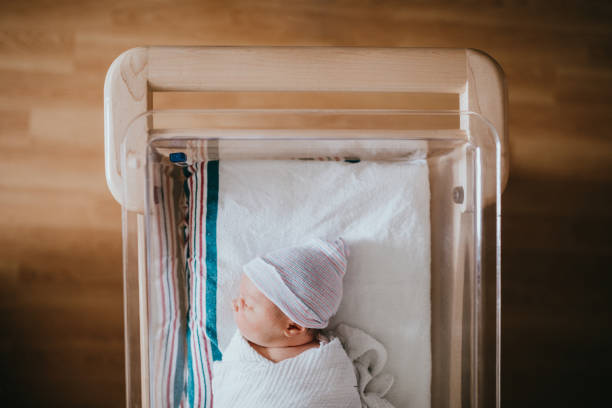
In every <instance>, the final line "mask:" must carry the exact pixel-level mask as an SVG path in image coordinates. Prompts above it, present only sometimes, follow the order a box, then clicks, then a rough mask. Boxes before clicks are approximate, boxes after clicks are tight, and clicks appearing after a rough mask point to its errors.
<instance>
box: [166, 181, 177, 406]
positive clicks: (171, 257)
mask: <svg viewBox="0 0 612 408" xmlns="http://www.w3.org/2000/svg"><path fill="white" fill-rule="evenodd" d="M166 180H167V186H168V189H167V190H166V191H167V193H168V194H166V197H170V196H172V194H170V192H171V184H170V177H167V178H166ZM172 203H173V201H172V200H170V199H168V204H170V205H169V206H168V207H167V209H168V210H169V214H170V215H172V214H174V208H173V206H172ZM169 224H170V227H169V228H170V232H171V235H170V243H171V245H170V249H171V256H170V259H172V262H171V264H170V273H171V274H172V275H171V277H172V282H173V283H174V284H173V287H172V288H169V290H172V299H173V300H174V309H175V313H174V315H175V316H174V323H173V325H172V340H171V342H170V344H171V348H170V360H169V364H168V381H167V384H166V390H167V392H168V405H169V406H171V405H172V404H171V401H170V396H171V395H172V396H174V393H171V392H170V378H171V377H172V365H173V364H172V363H173V361H174V337H175V333H176V321H177V320H178V307H177V303H176V276H175V275H176V274H175V273H174V261H175V259H174V255H175V252H174V251H175V247H174V244H175V242H174V238H175V232H176V231H175V230H174V228H173V226H174V223H172V222H170V223H169Z"/></svg>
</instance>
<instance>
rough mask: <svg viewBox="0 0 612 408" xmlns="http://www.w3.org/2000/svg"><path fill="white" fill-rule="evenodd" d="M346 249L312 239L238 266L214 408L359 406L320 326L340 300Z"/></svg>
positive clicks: (333, 344)
mask: <svg viewBox="0 0 612 408" xmlns="http://www.w3.org/2000/svg"><path fill="white" fill-rule="evenodd" d="M347 256H348V247H347V245H346V243H345V242H344V240H343V239H342V238H338V239H336V240H335V241H333V242H329V241H324V240H321V239H312V240H310V241H308V242H307V243H306V244H305V245H302V246H297V247H291V248H284V249H281V250H277V251H273V252H271V253H269V254H267V255H266V256H263V257H258V258H255V259H253V260H252V261H250V262H249V263H247V264H246V265H244V266H243V272H244V273H243V275H242V279H241V282H240V294H239V296H238V298H236V299H234V300H233V302H232V306H233V309H234V319H235V321H236V324H237V326H238V330H237V331H236V334H234V336H233V338H232V340H231V341H230V344H229V345H228V347H227V349H226V350H225V352H224V354H223V360H222V361H220V362H216V363H215V364H214V366H213V369H214V372H213V379H212V381H213V401H214V403H215V406H218V407H220V408H230V407H240V408H285V407H286V408H300V407H303V408H306V407H326V408H333V407H338V408H353V407H355V408H360V407H361V401H360V398H359V393H358V389H357V379H356V376H355V371H354V368H353V364H352V363H351V361H350V360H349V358H348V356H347V354H346V352H345V351H344V349H343V348H342V344H341V343H340V341H339V340H338V338H328V337H326V336H324V335H323V334H322V333H321V332H320V330H321V329H323V328H325V327H327V324H328V323H329V319H330V318H331V317H332V316H333V315H334V314H335V313H336V311H337V310H338V306H339V305H340V301H341V299H342V278H343V276H344V274H345V272H346V265H347Z"/></svg>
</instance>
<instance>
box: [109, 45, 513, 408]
mask: <svg viewBox="0 0 612 408" xmlns="http://www.w3.org/2000/svg"><path fill="white" fill-rule="evenodd" d="M506 98H507V96H506V90H505V84H504V80H503V74H502V72H501V69H500V68H499V66H498V65H497V64H496V63H495V62H494V61H493V60H492V59H491V58H490V57H488V56H487V55H485V54H483V53H481V52H479V51H475V50H469V49H411V48H346V47H146V48H135V49H131V50H129V51H126V52H125V53H123V54H122V55H121V56H119V57H118V58H117V59H116V60H115V62H114V63H113V64H112V66H111V67H110V69H109V71H108V74H107V78H106V83H105V153H106V176H107V182H108V186H109V189H110V190H111V192H112V194H113V196H114V197H115V199H116V200H117V201H118V202H119V203H120V204H121V205H122V209H123V212H122V214H123V216H122V222H123V253H124V262H123V269H124V271H123V272H124V307H125V345H126V348H125V352H126V386H127V387H126V394H127V405H128V406H132V407H136V406H145V407H146V406H164V405H165V404H164V403H160V402H156V403H154V401H153V400H154V398H152V394H153V392H154V390H153V388H154V387H156V385H154V384H153V383H152V381H153V380H152V379H151V373H153V372H154V371H155V367H152V364H151V355H152V349H153V347H156V346H155V345H153V344H152V340H151V328H150V327H149V322H150V321H152V319H156V318H157V317H158V316H157V315H155V314H156V313H157V312H156V310H158V309H159V307H158V306H159V305H157V304H156V302H159V301H160V299H161V298H158V297H156V295H155V294H154V291H155V290H156V289H155V288H157V286H156V285H158V283H157V282H155V281H154V280H155V279H156V278H155V277H154V274H153V273H152V272H151V270H152V268H153V266H154V265H155V268H160V269H159V270H164V268H166V269H167V270H169V271H170V272H171V274H172V276H173V278H172V279H175V281H174V283H173V284H172V285H171V286H172V288H173V289H172V290H174V291H175V292H173V293H174V295H173V296H174V297H173V298H171V300H172V299H174V302H175V303H174V309H173V310H174V311H173V313H175V315H176V317H177V318H179V317H180V316H182V315H184V314H185V312H186V308H188V307H189V305H188V302H189V301H188V300H185V299H184V298H183V297H184V296H187V295H185V293H186V291H185V290H184V289H183V287H184V286H185V285H186V284H187V283H186V282H185V279H186V278H185V274H184V271H183V270H182V269H184V268H185V259H183V258H181V251H180V249H179V248H178V246H179V245H178V244H177V245H176V246H172V245H174V244H172V245H171V248H172V249H171V250H167V251H166V252H165V253H163V254H162V255H160V253H161V252H163V248H162V246H161V244H160V243H162V242H171V243H176V242H180V239H181V230H182V229H184V228H186V226H185V218H184V212H183V211H184V200H185V191H186V190H185V189H184V188H183V186H184V183H185V177H186V176H188V175H189V171H188V170H187V169H189V168H190V166H193V165H194V164H196V163H200V162H202V163H219V162H221V163H223V161H224V160H317V159H318V160H340V161H345V162H358V161H368V160H372V161H379V162H380V161H389V162H393V161H407V162H409V161H411V160H424V161H425V163H426V165H427V168H428V172H429V173H428V174H429V176H428V178H429V189H430V198H431V199H430V208H429V214H430V251H431V266H430V271H429V273H430V293H429V300H430V305H431V316H429V317H430V322H431V327H430V332H429V338H430V341H431V344H430V347H431V378H430V384H431V385H430V387H431V388H430V395H431V399H430V401H429V404H430V405H431V406H433V407H459V406H463V407H467V406H470V407H481V406H499V391H500V334H501V333H500V304H501V301H500V272H501V271H500V267H501V263H500V256H501V252H500V248H501V232H500V225H501V224H500V220H501V219H500V217H501V200H500V199H501V192H502V191H503V188H504V186H505V183H506V179H507V176H508V170H507V169H508V160H507V154H508V153H507V152H508V150H507V140H508V139H507V138H508V135H507V128H506V118H505V110H506ZM228 108H231V109H228ZM206 171H210V168H207V169H206ZM160 201H161V202H163V203H167V209H168V210H167V214H166V215H165V217H166V219H163V220H162V222H163V225H161V224H160V218H159V217H158V215H159V214H156V213H155V211H158V210H155V208H158V207H159V203H160ZM156 206H157V207H156ZM162 227H163V228H162ZM160 257H161V258H163V262H160V261H158V258H160ZM166 261H167V262H166ZM156 270H157V269H156ZM162 289H163V288H162ZM161 301H163V299H162V300H161ZM178 327H179V328H178V329H175V331H176V332H177V333H178V332H180V331H181V330H184V329H185V328H184V327H183V326H181V324H180V322H179V324H178ZM180 335H181V333H179V337H180ZM177 341H179V340H177ZM390 358H392V359H393V358H398V356H390ZM173 381H174V380H173ZM168 382H170V380H168ZM395 386H397V387H401V383H399V384H396V385H395ZM168 387H170V385H168Z"/></svg>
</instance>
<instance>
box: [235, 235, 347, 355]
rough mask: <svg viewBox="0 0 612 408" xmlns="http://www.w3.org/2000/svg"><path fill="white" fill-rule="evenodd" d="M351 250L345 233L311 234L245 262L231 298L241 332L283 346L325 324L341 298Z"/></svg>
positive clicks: (266, 343)
mask: <svg viewBox="0 0 612 408" xmlns="http://www.w3.org/2000/svg"><path fill="white" fill-rule="evenodd" d="M348 254H349V250H348V246H347V245H346V243H345V242H344V240H343V239H342V238H338V239H336V240H335V241H333V242H330V241H325V240H322V239H311V240H310V241H308V242H307V243H306V244H304V245H300V246H295V247H290V248H284V249H280V250H277V251H273V252H271V253H269V254H267V255H265V256H262V257H258V258H255V259H253V260H252V261H250V262H249V263H247V264H246V265H244V267H243V271H244V273H243V275H242V280H241V282H240V295H239V296H238V298H236V299H234V300H233V302H232V303H233V307H234V318H235V320H236V324H237V325H238V329H239V330H240V333H241V334H242V336H243V337H245V338H246V339H247V340H249V341H251V342H252V343H255V344H258V345H260V346H264V347H280V346H286V345H294V343H295V340H296V339H301V338H304V336H306V337H308V336H309V335H310V336H311V337H312V333H314V332H316V329H323V328H325V327H327V325H328V323H329V319H330V318H331V317H332V316H333V315H334V314H335V313H336V311H337V310H338V307H339V306H340V301H341V300H342V278H343V276H344V274H345V272H346V266H347V257H348ZM313 329H314V330H313Z"/></svg>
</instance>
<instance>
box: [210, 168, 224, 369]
mask: <svg viewBox="0 0 612 408" xmlns="http://www.w3.org/2000/svg"><path fill="white" fill-rule="evenodd" d="M207 171H208V183H207V184H206V185H207V197H206V334H207V337H208V339H209V340H210V346H211V351H212V358H213V361H219V360H221V357H222V356H221V351H220V350H219V342H218V340H217V213H218V207H219V161H218V160H211V161H209V162H208V163H207Z"/></svg>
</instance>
